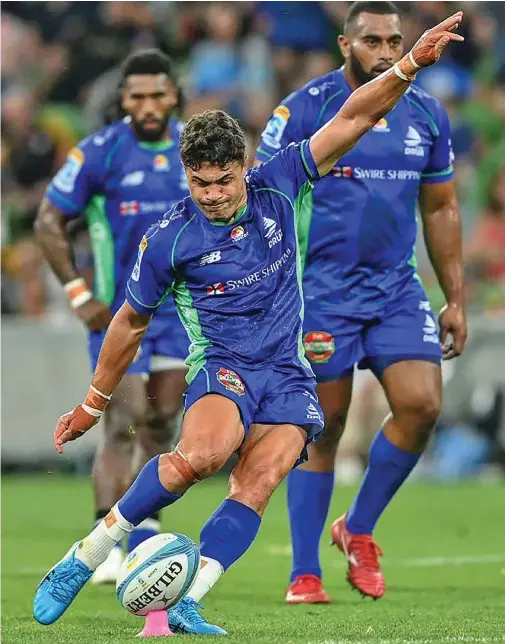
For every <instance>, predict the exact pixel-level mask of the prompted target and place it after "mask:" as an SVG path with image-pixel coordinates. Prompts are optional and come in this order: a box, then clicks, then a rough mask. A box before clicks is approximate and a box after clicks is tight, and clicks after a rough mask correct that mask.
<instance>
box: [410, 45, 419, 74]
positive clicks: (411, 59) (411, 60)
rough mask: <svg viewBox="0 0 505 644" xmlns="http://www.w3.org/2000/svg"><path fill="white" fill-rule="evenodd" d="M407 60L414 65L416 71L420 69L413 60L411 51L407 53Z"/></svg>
mask: <svg viewBox="0 0 505 644" xmlns="http://www.w3.org/2000/svg"><path fill="white" fill-rule="evenodd" d="M409 60H410V62H411V63H412V65H414V67H415V68H416V69H421V65H418V64H417V63H416V61H415V60H414V55H413V54H412V49H411V50H410V51H409Z"/></svg>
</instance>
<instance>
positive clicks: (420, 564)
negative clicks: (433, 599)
mask: <svg viewBox="0 0 505 644" xmlns="http://www.w3.org/2000/svg"><path fill="white" fill-rule="evenodd" d="M268 554H270V555H276V556H281V557H291V546H289V545H287V546H280V545H273V546H270V547H269V548H268ZM383 563H384V564H385V566H397V567H400V568H430V567H437V566H472V565H479V564H501V563H505V553H503V554H490V555H459V556H453V557H450V556H448V557H414V558H409V559H390V558H388V557H384V559H383ZM333 566H334V567H335V568H346V567H347V562H346V561H345V559H343V558H340V559H336V560H335V561H334V562H333ZM504 641H505V638H504Z"/></svg>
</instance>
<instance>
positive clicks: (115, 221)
mask: <svg viewBox="0 0 505 644" xmlns="http://www.w3.org/2000/svg"><path fill="white" fill-rule="evenodd" d="M178 101H179V90H178V88H177V84H176V79H175V76H174V73H173V69H172V64H171V61H170V60H169V59H168V58H167V57H166V56H165V55H164V54H162V53H161V52H160V51H158V50H145V51H140V52H137V53H135V54H133V55H131V56H130V57H129V58H128V59H127V60H126V61H125V62H124V64H123V70H122V87H121V103H122V107H123V109H124V111H126V113H127V114H129V116H128V117H127V118H125V119H124V120H120V121H117V122H115V123H113V124H112V125H110V126H108V127H106V128H104V129H102V130H100V131H99V132H96V133H95V134H93V135H91V136H90V137H88V138H87V139H85V140H84V141H82V142H81V143H80V144H79V145H78V146H77V147H76V148H74V149H73V150H72V151H71V152H70V154H69V156H68V160H67V162H66V164H65V165H64V166H63V167H62V168H61V170H60V171H59V172H58V174H57V175H56V176H55V177H54V179H53V181H52V182H51V184H50V185H49V188H48V190H47V193H46V196H45V199H44V201H43V203H42V205H41V207H40V211H39V215H38V219H37V223H36V228H37V238H38V241H39V244H40V246H41V248H42V250H43V252H44V255H45V257H46V259H47V261H48V262H49V263H50V265H51V267H52V269H53V270H54V272H55V273H56V275H57V277H58V278H59V279H60V281H61V283H62V284H63V285H64V289H65V291H66V293H67V295H68V297H69V300H70V304H71V306H72V308H73V309H74V311H75V313H76V315H77V316H78V317H79V319H80V320H81V321H82V322H83V323H84V324H85V325H86V326H87V327H88V329H89V341H88V349H89V354H90V361H91V366H92V369H93V370H94V369H95V367H96V364H97V360H98V355H99V353H100V348H101V345H102V343H103V339H104V337H105V331H106V328H107V325H108V324H109V322H110V320H111V319H112V316H113V314H114V313H115V312H116V311H117V310H118V309H119V307H120V306H121V304H122V303H123V301H124V290H125V285H126V280H127V279H128V276H129V275H130V273H131V270H132V267H133V265H134V263H135V259H136V256H137V248H138V245H139V242H140V240H141V238H142V235H143V234H144V233H145V231H146V230H147V228H148V227H149V226H150V225H151V224H152V223H153V222H155V221H157V220H158V219H159V218H160V217H161V216H162V215H163V213H164V212H166V211H167V210H168V209H169V208H170V207H171V206H172V205H173V204H174V203H176V202H177V201H179V200H180V199H182V198H183V197H185V196H186V195H187V194H188V187H187V180H186V175H185V173H184V170H183V167H182V164H181V161H180V145H179V138H180V133H181V124H180V123H179V122H178V121H177V120H175V119H174V118H172V116H171V114H172V112H173V111H174V108H175V107H176V106H177V104H178ZM84 212H86V215H87V218H88V225H89V232H90V237H91V243H92V249H93V255H94V262H95V284H94V293H93V294H92V293H91V292H90V291H89V289H88V287H87V285H86V283H85V281H84V279H83V278H82V277H81V276H80V275H79V273H78V271H77V270H76V268H75V266H74V263H73V259H72V252H71V247H70V244H69V240H68V236H67V233H66V229H65V224H66V222H68V221H69V220H70V219H72V218H75V217H78V216H79V215H81V214H82V213H84ZM188 344H189V342H188V338H187V335H186V333H185V331H184V328H183V327H182V325H181V323H180V321H179V318H178V316H177V312H176V310H175V307H174V304H173V302H172V301H171V300H170V301H168V302H167V303H166V305H165V306H164V307H162V308H160V310H159V312H158V313H157V315H156V317H155V318H154V320H153V323H152V324H151V325H150V327H149V331H148V333H147V334H146V336H145V337H144V340H143V341H142V344H141V346H140V350H139V354H138V356H137V357H136V359H135V360H134V361H133V363H132V365H131V366H130V368H129V369H128V372H127V375H126V376H125V378H124V379H123V381H122V383H121V385H120V387H119V389H118V390H117V392H116V396H115V397H114V401H113V403H112V404H111V405H110V406H109V407H108V408H107V413H106V414H105V418H104V420H105V423H104V430H105V432H104V437H103V440H102V442H101V444H100V446H99V448H98V451H97V454H96V460H95V465H94V471H93V485H94V490H95V509H96V515H95V521H97V522H99V521H101V519H103V517H104V516H105V515H106V514H107V512H108V511H109V510H110V508H111V507H112V506H113V505H114V503H116V501H117V500H118V499H119V498H120V497H121V495H122V494H123V492H124V491H125V490H126V489H127V487H128V485H129V484H130V483H131V481H132V478H133V476H134V474H135V473H136V472H138V471H139V470H140V468H141V467H142V466H143V465H144V463H145V462H146V461H147V460H149V459H150V458H152V457H153V456H154V455H155V454H159V453H160V452H163V451H167V449H169V448H170V446H171V445H172V444H173V443H174V442H175V440H176V438H177V433H178V425H179V419H180V411H181V406H182V394H183V393H184V390H185V387H186V385H185V375H186V368H185V364H184V359H185V358H186V356H187V351H188ZM147 378H149V381H148V382H147ZM131 427H134V428H135V440H132V437H131V435H130V431H129V430H130V428H131ZM158 530H159V518H158V515H157V514H154V515H153V516H151V517H148V518H146V520H145V522H144V523H143V524H142V526H139V527H138V528H137V529H136V530H135V531H134V532H133V533H132V534H131V535H130V538H129V543H128V549H129V550H131V549H133V548H135V546H136V545H138V543H140V542H141V541H143V540H144V539H147V538H148V537H150V536H152V535H153V534H156V533H157V531H158ZM121 561H122V553H121V548H120V547H118V548H116V549H114V550H113V551H112V552H111V555H110V557H109V558H108V560H107V561H106V562H105V563H104V564H103V565H102V566H100V568H99V569H98V570H97V571H96V573H95V576H94V579H93V581H95V582H96V583H102V582H103V583H106V582H115V580H116V576H117V571H118V568H119V566H120V565H121Z"/></svg>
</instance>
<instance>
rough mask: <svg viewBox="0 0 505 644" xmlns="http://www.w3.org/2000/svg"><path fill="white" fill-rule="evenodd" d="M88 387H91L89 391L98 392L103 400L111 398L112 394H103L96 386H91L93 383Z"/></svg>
mask: <svg viewBox="0 0 505 644" xmlns="http://www.w3.org/2000/svg"><path fill="white" fill-rule="evenodd" d="M89 388H90V389H91V391H94V392H95V394H98V395H99V396H102V398H105V400H110V399H111V398H112V396H107V394H103V393H102V392H101V391H100V390H99V389H97V388H96V387H93V385H90V386H89Z"/></svg>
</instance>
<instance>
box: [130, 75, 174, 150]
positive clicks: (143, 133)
mask: <svg viewBox="0 0 505 644" xmlns="http://www.w3.org/2000/svg"><path fill="white" fill-rule="evenodd" d="M122 99H123V100H122V103H123V108H124V110H125V111H126V112H128V114H129V115H130V116H131V118H132V127H133V130H134V131H135V134H136V136H137V138H138V139H140V140H141V141H159V140H160V139H161V138H163V135H164V134H165V130H166V128H167V122H168V119H169V118H170V114H171V112H172V110H173V109H174V107H175V106H176V105H177V101H178V91H177V88H176V87H175V85H174V84H173V83H172V82H171V81H170V80H169V78H168V77H167V76H166V74H132V75H131V76H128V78H127V80H126V85H125V87H124V89H123V93H122Z"/></svg>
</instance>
